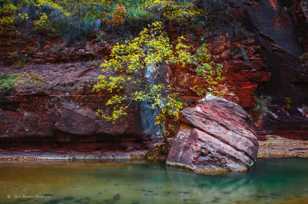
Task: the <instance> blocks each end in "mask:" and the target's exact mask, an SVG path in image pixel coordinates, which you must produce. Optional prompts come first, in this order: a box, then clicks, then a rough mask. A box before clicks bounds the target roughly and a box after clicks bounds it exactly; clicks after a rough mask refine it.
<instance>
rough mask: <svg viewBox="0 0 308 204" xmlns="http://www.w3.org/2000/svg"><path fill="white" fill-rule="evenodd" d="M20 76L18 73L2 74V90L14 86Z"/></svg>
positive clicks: (0, 82) (0, 87)
mask: <svg viewBox="0 0 308 204" xmlns="http://www.w3.org/2000/svg"><path fill="white" fill-rule="evenodd" d="M17 78H18V76H17V75H16V74H7V75H0V91H1V90H5V91H7V90H10V89H12V88H13V87H14V85H15V83H16V81H17Z"/></svg>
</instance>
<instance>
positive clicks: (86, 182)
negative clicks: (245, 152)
mask: <svg viewBox="0 0 308 204" xmlns="http://www.w3.org/2000/svg"><path fill="white" fill-rule="evenodd" d="M307 172H308V161H307V160H272V161H259V162H258V164H257V166H256V167H255V168H254V169H253V170H251V171H250V172H249V173H248V174H232V175H227V176H198V175H195V174H192V173H190V172H188V171H185V170H179V169H175V168H165V167H164V166H160V165H149V164H135V165H129V164H102V163H69V164H67V163H57V164H50V165H45V164H36V165H34V164H27V165H25V164H22V163H19V164H1V165H0V203H1V204H2V203H3V204H19V203H23V204H60V203H61V204H71V203H80V204H113V203H114V204H115V203H117V204H138V203H139V204H148V203H150V204H151V203H153V204H156V203H157V204H172V203H176V204H177V203H179V204H182V203H183V204H198V203H213V204H214V203H215V204H233V203H234V204H250V203H251V204H258V203H260V204H266V203H271V204H272V203H274V204H276V203H277V204H278V203H281V204H287V203H292V204H295V203H305V201H308V200H307V199H306V197H308V185H307V183H308V174H307ZM306 203H308V202H306Z"/></svg>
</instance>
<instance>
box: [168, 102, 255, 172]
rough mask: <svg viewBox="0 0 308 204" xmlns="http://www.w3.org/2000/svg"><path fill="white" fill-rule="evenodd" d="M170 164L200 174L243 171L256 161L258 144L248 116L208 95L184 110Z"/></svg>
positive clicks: (232, 105) (235, 106) (169, 157)
mask: <svg viewBox="0 0 308 204" xmlns="http://www.w3.org/2000/svg"><path fill="white" fill-rule="evenodd" d="M183 117H184V120H183V121H184V122H183V124H182V126H181V128H180V130H179V132H178V134H177V136H176V138H175V139H174V141H173V143H172V145H171V149H170V152H169V155H168V159H167V164H169V165H172V166H181V167H186V168H188V169H191V170H193V171H194V172H196V173H201V174H220V173H227V172H232V171H235V172H243V171H246V170H248V168H249V167H251V166H252V165H253V164H254V162H255V161H256V158H257V152H258V141H257V137H256V133H255V131H254V127H253V123H252V121H251V119H250V117H249V115H248V114H247V113H246V112H245V111H244V110H243V109H242V108H241V107H240V106H239V105H237V104H235V103H233V102H230V101H227V100H225V99H223V98H219V97H214V96H208V97H206V99H205V100H204V101H203V102H202V103H201V104H198V105H197V106H195V107H192V108H186V109H184V111H183Z"/></svg>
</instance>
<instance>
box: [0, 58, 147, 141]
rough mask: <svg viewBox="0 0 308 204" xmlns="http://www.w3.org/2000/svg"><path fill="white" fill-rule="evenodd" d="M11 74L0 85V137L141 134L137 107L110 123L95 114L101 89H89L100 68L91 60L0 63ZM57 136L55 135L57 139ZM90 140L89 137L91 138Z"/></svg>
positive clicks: (101, 106) (39, 139)
mask: <svg viewBox="0 0 308 204" xmlns="http://www.w3.org/2000/svg"><path fill="white" fill-rule="evenodd" d="M0 69H1V72H2V74H6V75H13V74H15V75H16V76H17V79H16V82H15V83H14V86H12V87H11V89H10V90H0V118H1V120H0V139H1V140H2V139H14V138H18V140H19V141H21V140H23V139H27V138H29V139H30V138H32V139H34V140H38V141H42V140H44V138H45V139H46V138H49V139H50V138H51V139H52V138H53V139H55V140H56V139H57V138H60V139H61V138H62V139H63V138H64V137H71V138H73V139H74V138H77V137H79V139H85V140H88V138H90V137H96V139H95V140H100V139H104V138H112V137H117V136H123V135H126V136H127V137H129V136H132V137H133V138H138V137H140V136H142V134H143V133H142V129H141V127H140V125H139V124H140V118H139V114H138V107H136V109H134V108H132V110H131V111H130V113H129V118H130V120H121V121H119V122H117V123H115V124H111V123H108V122H104V121H102V120H100V119H99V118H97V117H96V110H97V109H104V108H106V107H104V105H103V104H104V100H105V99H106V98H107V97H106V96H104V94H96V93H93V91H92V85H93V84H94V83H95V82H96V79H97V76H98V75H99V73H100V70H99V67H98V65H97V63H96V62H86V63H67V64H57V65H54V64H49V65H48V64H46V65H29V66H26V67H24V68H22V69H20V68H14V67H0ZM62 139H61V140H62ZM95 140H94V141H95Z"/></svg>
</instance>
